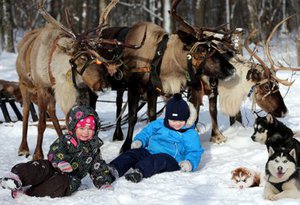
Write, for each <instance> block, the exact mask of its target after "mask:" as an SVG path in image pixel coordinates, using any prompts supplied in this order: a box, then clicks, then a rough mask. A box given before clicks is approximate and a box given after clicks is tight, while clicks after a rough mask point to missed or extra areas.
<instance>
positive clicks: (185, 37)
mask: <svg viewBox="0 0 300 205" xmlns="http://www.w3.org/2000/svg"><path fill="white" fill-rule="evenodd" d="M177 35H178V36H179V38H180V40H181V41H182V42H183V43H184V44H185V45H186V46H187V47H189V46H192V45H193V43H194V42H195V41H196V39H195V37H194V36H192V35H191V34H189V33H188V32H187V31H185V28H180V29H179V30H178V31H177Z"/></svg>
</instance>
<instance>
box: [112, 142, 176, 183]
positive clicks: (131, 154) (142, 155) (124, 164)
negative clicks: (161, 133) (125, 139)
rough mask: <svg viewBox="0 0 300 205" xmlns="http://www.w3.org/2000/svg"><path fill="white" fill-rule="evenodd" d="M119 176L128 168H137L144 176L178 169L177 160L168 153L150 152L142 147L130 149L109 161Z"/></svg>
mask: <svg viewBox="0 0 300 205" xmlns="http://www.w3.org/2000/svg"><path fill="white" fill-rule="evenodd" d="M110 165H112V166H113V167H115V168H116V170H117V171H118V173H119V176H120V177H121V176H123V175H124V174H125V173H126V172H127V171H128V170H129V169H130V168H134V169H138V170H139V171H140V172H141V173H142V174H143V177H144V178H147V177H151V176H152V175H154V174H158V173H162V172H171V171H176V170H179V169H180V167H179V165H178V162H177V161H176V160H175V159H174V158H173V157H171V156H170V155H168V154H164V153H160V154H150V153H149V151H148V150H146V149H144V148H139V149H130V150H128V151H126V152H124V153H123V154H121V155H120V156H118V157H117V158H116V159H114V160H113V161H111V162H110Z"/></svg>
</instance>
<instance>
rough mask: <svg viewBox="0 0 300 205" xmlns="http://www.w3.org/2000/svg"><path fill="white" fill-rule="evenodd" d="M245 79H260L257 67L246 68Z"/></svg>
mask: <svg viewBox="0 0 300 205" xmlns="http://www.w3.org/2000/svg"><path fill="white" fill-rule="evenodd" d="M246 79H247V80H248V81H249V80H251V81H253V82H259V81H260V73H259V72H258V70H257V69H255V68H251V69H250V70H248V72H247V76H246Z"/></svg>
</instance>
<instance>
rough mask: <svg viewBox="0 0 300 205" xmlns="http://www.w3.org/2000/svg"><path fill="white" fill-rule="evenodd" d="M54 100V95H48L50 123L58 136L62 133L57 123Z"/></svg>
mask: <svg viewBox="0 0 300 205" xmlns="http://www.w3.org/2000/svg"><path fill="white" fill-rule="evenodd" d="M55 105H56V102H55V97H54V96H53V95H50V96H49V106H48V113H49V115H50V118H51V121H52V124H53V126H54V128H55V131H56V133H57V135H58V136H59V137H60V136H62V135H63V133H62V130H61V127H60V125H59V122H58V119H57V116H56V108H55Z"/></svg>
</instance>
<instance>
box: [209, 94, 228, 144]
mask: <svg viewBox="0 0 300 205" xmlns="http://www.w3.org/2000/svg"><path fill="white" fill-rule="evenodd" d="M209 114H210V118H211V124H212V126H211V138H210V141H211V142H214V143H217V144H221V143H223V142H225V141H226V140H227V138H226V137H225V136H224V135H223V134H222V133H221V131H220V130H219V126H218V119H217V115H218V110H217V96H213V97H209Z"/></svg>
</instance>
